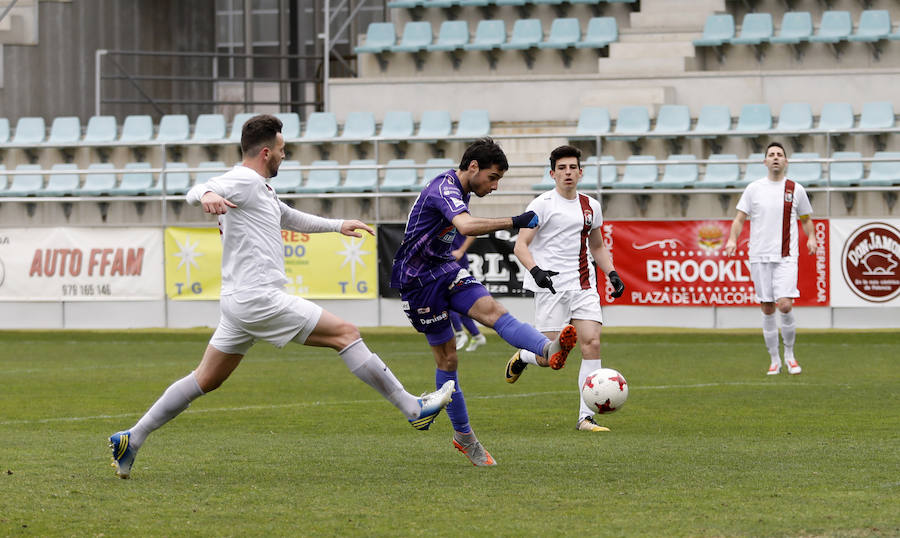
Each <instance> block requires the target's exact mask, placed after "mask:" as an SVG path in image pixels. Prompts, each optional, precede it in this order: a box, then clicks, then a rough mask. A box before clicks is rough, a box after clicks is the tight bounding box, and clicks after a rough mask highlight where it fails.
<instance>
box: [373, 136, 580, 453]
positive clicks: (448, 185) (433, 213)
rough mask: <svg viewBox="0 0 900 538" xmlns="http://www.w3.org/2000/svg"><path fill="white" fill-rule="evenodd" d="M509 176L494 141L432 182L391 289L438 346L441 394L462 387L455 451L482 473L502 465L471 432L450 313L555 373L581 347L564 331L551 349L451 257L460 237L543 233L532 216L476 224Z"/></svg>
mask: <svg viewBox="0 0 900 538" xmlns="http://www.w3.org/2000/svg"><path fill="white" fill-rule="evenodd" d="M508 168H509V163H508V161H507V159H506V154H505V153H503V150H502V149H501V148H500V146H498V145H497V144H496V143H495V142H494V141H493V140H492V139H490V138H482V139H479V140H476V141H475V142H474V143H472V144H471V145H470V146H469V147H468V148H466V151H465V152H464V153H463V156H462V159H461V160H460V164H459V169H458V170H447V171H446V172H444V173H442V174H440V175H438V176H437V177H435V178H434V179H432V180H431V181H430V182H429V183H428V185H427V186H426V187H425V188H424V189H423V190H422V192H421V193H420V194H419V196H418V198H416V201H415V202H414V203H413V207H412V209H411V210H410V212H409V218H408V219H407V222H406V230H405V232H404V236H403V242H402V243H401V244H400V248H398V249H397V253H396V254H395V255H394V264H393V269H392V272H391V287H392V288H397V289H399V290H400V299H401V305H402V307H403V310H404V312H406V316H407V317H408V318H409V320H410V323H412V325H413V327H415V328H416V330H417V331H419V332H420V333H424V334H425V337H426V339H427V340H428V343H429V345H430V346H431V351H432V353H433V354H434V360H435V363H436V366H437V368H436V370H435V382H436V384H437V386H442V385H443V384H444V383H446V382H447V381H449V380H453V381H454V382H455V387H456V389H455V390H454V392H453V394H452V396H451V401H450V404H448V405H447V415H448V416H449V417H450V422H451V423H452V424H453V431H454V433H453V445H454V446H455V447H456V448H457V449H458V450H459V451H460V452H462V453H463V454H465V455H466V457H468V458H469V461H471V462H472V464H473V465H477V466H491V465H496V461H495V460H494V458H493V457H492V456H491V455H490V453H488V451H487V450H485V449H484V447H483V446H482V445H481V443H480V442H479V441H478V438H477V437H475V432H473V431H472V428H471V426H470V425H469V414H468V411H467V410H466V401H465V399H464V398H463V393H462V391H461V390H460V388H459V380H458V376H457V367H458V362H459V359H458V356H457V354H456V339H455V337H454V332H453V328H452V327H451V324H450V319H449V317H450V316H449V311H450V310H454V311H456V312H458V313H460V314H466V315H468V316H469V317H470V318H472V319H474V320H476V321H478V322H480V323H481V324H482V325H485V326H487V327H492V328H493V329H494V330H495V331H497V334H499V335H500V337H501V338H503V340H505V341H506V342H507V343H509V344H510V345H512V346H513V347H515V348H522V349H528V350H530V351H532V352H533V353H535V354H536V355H539V356H542V357H543V358H544V359H545V360H546V361H548V363H549V364H550V367H551V368H553V369H554V370H558V369H560V368H562V367H563V366H565V362H566V358H567V357H568V354H569V351H571V350H572V348H573V347H574V346H575V344H576V341H577V334H576V331H575V327H573V326H572V325H567V326H566V327H564V328H563V329H562V331H560V333H559V336H558V337H557V338H556V339H555V340H553V341H550V339H548V338H547V337H546V336H544V335H543V334H541V333H540V332H538V331H537V329H535V328H534V327H532V326H531V325H528V324H526V323H522V322H521V321H519V320H518V319H516V318H514V317H513V316H512V315H511V314H510V313H509V312H508V311H507V310H506V308H504V307H503V305H501V304H500V303H499V302H497V300H495V299H494V298H493V297H491V295H490V293H488V291H487V289H486V288H485V287H484V286H483V285H482V284H481V283H480V282H478V281H477V280H476V279H475V278H474V277H472V275H470V274H469V272H468V271H467V270H466V269H463V268H462V267H461V266H460V264H459V262H458V261H457V260H456V259H455V258H454V256H453V254H452V253H451V252H452V250H453V248H454V247H453V240H454V238H455V237H456V235H457V234H463V235H468V236H477V235H481V234H486V233H489V232H493V231H497V230H504V229H516V230H517V229H519V228H534V227H535V226H537V224H538V219H537V217H536V216H535V214H534V212H532V211H526V212H525V213H522V214H521V215H517V216H515V217H503V218H482V217H475V216H472V215H471V214H470V213H469V197H470V195H471V194H475V196H478V197H479V198H481V197H484V196H487V195H488V194H490V193H491V192H493V191H495V190H497V187H498V184H499V182H500V179H501V178H502V177H503V174H504V173H505V172H506V170H507V169H508Z"/></svg>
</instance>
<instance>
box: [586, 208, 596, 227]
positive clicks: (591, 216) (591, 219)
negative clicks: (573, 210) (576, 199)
mask: <svg viewBox="0 0 900 538" xmlns="http://www.w3.org/2000/svg"><path fill="white" fill-rule="evenodd" d="M593 223H594V212H593V211H591V210H590V209H585V210H584V225H585V226H590V225H591V224H593Z"/></svg>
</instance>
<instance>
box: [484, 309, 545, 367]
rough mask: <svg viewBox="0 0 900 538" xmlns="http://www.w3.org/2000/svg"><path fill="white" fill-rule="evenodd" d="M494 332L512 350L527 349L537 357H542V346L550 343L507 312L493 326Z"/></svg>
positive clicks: (535, 330) (536, 331) (529, 326)
mask: <svg viewBox="0 0 900 538" xmlns="http://www.w3.org/2000/svg"><path fill="white" fill-rule="evenodd" d="M494 330H495V331H497V334H499V335H500V338H502V339H504V340H505V341H506V343H507V344H509V345H511V346H512V347H514V348H518V349H527V350H528V351H531V352H532V353H534V354H535V355H537V356H539V357H540V356H543V355H544V346H546V345H547V343H548V342H549V341H550V340H549V339H548V338H547V337H546V336H544V335H543V334H541V333H540V332H538V330H537V329H535V328H534V327H532V326H531V325H528V324H527V323H522V322H521V321H519V320H517V319H516V318H514V317H512V314H510V313H509V312H507V313H506V314H503V315H502V316H500V319H498V320H497V323H495V324H494Z"/></svg>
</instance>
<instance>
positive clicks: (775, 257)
mask: <svg viewBox="0 0 900 538" xmlns="http://www.w3.org/2000/svg"><path fill="white" fill-rule="evenodd" d="M765 164H766V168H768V169H769V174H768V175H767V176H766V177H764V178H762V179H757V180H756V181H754V182H753V183H750V184H749V185H747V188H746V189H744V192H743V194H741V198H740V200H738V204H737V216H735V218H734V221H733V222H732V223H731V234H730V235H729V237H728V242H727V243H725V254H726V255H729V256H731V255H734V253H735V251H736V250H737V240H738V237H739V236H740V235H741V230H742V229H743V227H744V221H746V220H747V219H748V218H749V219H750V221H751V222H752V225H751V227H750V245H749V248H748V257H749V259H750V277H751V278H752V279H753V287H754V288H755V289H756V297H757V299H758V300H759V303H760V308H761V309H762V314H763V339H764V340H765V343H766V349H767V350H768V351H769V357H770V359H771V361H770V365H769V370H768V371H767V372H766V373H767V375H777V374H778V373H780V372H781V357H780V355H779V349H778V326H777V323H776V319H775V310H776V308H777V309H778V312H779V317H780V318H781V339H782V341H783V343H784V364H785V365H786V366H787V369H788V372H789V373H791V374H799V373H800V372H801V371H802V369H801V368H800V364H799V363H798V362H797V358H796V357H795V356H794V342H795V341H796V336H797V332H796V326H795V323H794V313H793V311H792V309H793V307H794V298H795V297H799V296H800V291H799V290H798V289H797V259H798V258H799V254H800V248H799V236H798V230H797V221H798V220H799V221H800V224H801V225H802V226H803V233H805V234H806V250H807V252H809V254H815V252H816V248H817V246H818V245H817V243H816V237H815V235H814V233H813V223H812V219H811V218H810V215H812V205H810V203H809V196H807V194H806V189H804V188H803V185H800V184H799V183H796V182H794V181H792V180H790V179H787V178H786V177H785V173H786V172H787V168H788V159H787V155H786V154H785V151H784V146H782V145H781V144H779V143H778V142H772V143H770V144H769V145H768V146H767V147H766V156H765Z"/></svg>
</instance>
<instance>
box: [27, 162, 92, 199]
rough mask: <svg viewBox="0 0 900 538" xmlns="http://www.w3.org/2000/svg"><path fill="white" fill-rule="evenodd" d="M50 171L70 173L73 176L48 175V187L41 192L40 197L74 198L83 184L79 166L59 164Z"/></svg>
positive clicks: (39, 192)
mask: <svg viewBox="0 0 900 538" xmlns="http://www.w3.org/2000/svg"><path fill="white" fill-rule="evenodd" d="M50 170H53V171H59V172H62V171H69V172H72V173H71V174H47V185H46V186H45V187H44V188H43V189H41V190H39V191H38V192H37V193H36V194H37V195H38V196H74V195H75V193H76V191H77V190H78V185H79V184H80V183H81V177H80V176H79V175H78V173H77V172H75V171H76V170H78V165H77V164H71V163H57V164H54V165H53V166H52V167H51V168H50Z"/></svg>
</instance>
